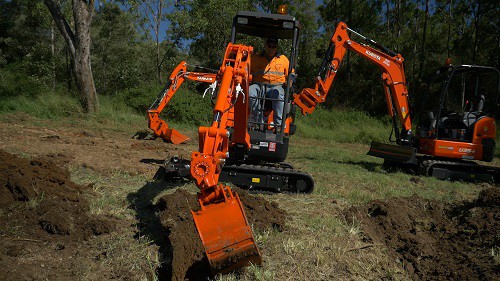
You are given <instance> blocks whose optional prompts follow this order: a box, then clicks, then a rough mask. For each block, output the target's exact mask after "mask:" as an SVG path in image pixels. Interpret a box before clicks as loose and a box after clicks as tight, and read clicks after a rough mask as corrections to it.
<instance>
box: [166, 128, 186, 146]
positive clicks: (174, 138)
mask: <svg viewBox="0 0 500 281" xmlns="http://www.w3.org/2000/svg"><path fill="white" fill-rule="evenodd" d="M165 136H166V138H167V140H169V141H171V142H172V143H173V144H181V143H183V142H185V141H187V140H189V137H187V136H186V135H183V134H181V133H180V132H179V131H177V130H175V129H167V131H166V132H165Z"/></svg>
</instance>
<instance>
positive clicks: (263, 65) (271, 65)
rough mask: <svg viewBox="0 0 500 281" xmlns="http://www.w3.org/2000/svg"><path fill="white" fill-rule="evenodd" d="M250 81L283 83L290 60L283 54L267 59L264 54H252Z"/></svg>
mask: <svg viewBox="0 0 500 281" xmlns="http://www.w3.org/2000/svg"><path fill="white" fill-rule="evenodd" d="M251 63H252V76H253V78H252V82H256V83H268V84H283V83H285V82H286V77H287V76H288V67H289V64H290V62H289V61H288V58H287V57H286V56H284V55H279V56H275V57H273V58H272V59H271V61H268V60H267V59H266V57H265V55H264V54H260V55H253V56H252V62H251Z"/></svg>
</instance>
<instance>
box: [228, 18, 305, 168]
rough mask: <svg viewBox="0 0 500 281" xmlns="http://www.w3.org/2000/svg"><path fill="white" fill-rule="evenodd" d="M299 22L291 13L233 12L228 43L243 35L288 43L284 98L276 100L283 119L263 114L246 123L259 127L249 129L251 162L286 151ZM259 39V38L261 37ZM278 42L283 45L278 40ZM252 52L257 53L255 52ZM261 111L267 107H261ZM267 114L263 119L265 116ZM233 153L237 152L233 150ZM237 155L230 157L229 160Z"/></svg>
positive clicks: (278, 156) (265, 100)
mask: <svg viewBox="0 0 500 281" xmlns="http://www.w3.org/2000/svg"><path fill="white" fill-rule="evenodd" d="M299 34H300V22H299V21H298V20H297V19H296V18H295V17H293V16H291V15H284V14H267V13H260V12H249V11H241V12H238V13H237V14H236V16H235V17H234V19H233V26H232V29H231V43H233V44H235V43H237V41H238V40H241V39H243V38H242V37H244V36H250V37H258V38H262V39H266V38H271V37H274V38H277V39H280V40H287V43H288V44H289V45H290V53H289V54H288V55H287V57H288V59H289V62H290V64H289V68H288V76H287V77H286V83H285V85H284V90H285V95H284V99H283V100H280V101H281V102H283V103H284V106H283V113H282V116H283V121H282V123H281V125H280V126H274V125H273V124H271V120H272V116H270V115H269V114H265V115H264V117H265V118H264V121H263V122H251V121H250V122H249V126H250V127H254V128H261V129H254V130H252V129H250V130H249V135H250V141H251V143H252V147H251V149H250V150H249V151H248V153H247V156H248V157H249V158H250V159H245V160H252V159H255V161H257V162H260V161H267V162H273V163H277V162H282V161H284V160H285V159H286V157H287V154H288V145H289V139H288V136H289V135H292V134H293V133H294V132H295V130H296V129H295V124H294V123H293V121H294V120H293V119H294V112H293V108H292V104H291V96H292V94H293V88H294V87H293V82H294V80H295V77H296V74H295V73H294V69H295V68H296V64H297V56H298V48H299ZM261 41H263V40H261ZM280 45H284V44H282V43H280ZM253 55H258V54H257V53H255V54H253ZM259 99H261V102H262V103H263V104H266V105H267V104H271V103H272V102H276V101H275V100H272V99H270V98H266V97H261V98H259ZM262 108H263V109H264V110H266V109H268V110H267V111H268V112H267V113H269V108H268V107H267V106H262ZM266 117H267V118H266ZM234 153H237V152H236V151H234ZM235 158H239V159H241V157H232V159H235Z"/></svg>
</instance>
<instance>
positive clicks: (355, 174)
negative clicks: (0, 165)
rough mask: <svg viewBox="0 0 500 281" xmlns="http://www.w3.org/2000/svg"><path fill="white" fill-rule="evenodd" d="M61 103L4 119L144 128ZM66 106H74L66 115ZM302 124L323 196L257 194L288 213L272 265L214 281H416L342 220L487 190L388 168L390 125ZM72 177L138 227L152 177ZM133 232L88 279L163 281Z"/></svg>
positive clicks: (295, 142)
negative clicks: (394, 203)
mask: <svg viewBox="0 0 500 281" xmlns="http://www.w3.org/2000/svg"><path fill="white" fill-rule="evenodd" d="M53 95H54V96H51V97H47V98H46V99H45V98H44V99H40V98H36V99H32V100H29V99H26V98H22V97H17V98H12V99H11V100H8V101H3V100H2V101H1V102H0V111H1V115H3V117H2V118H3V119H4V120H6V119H8V121H9V122H15V121H14V120H12V119H11V118H15V116H16V115H6V114H11V113H13V112H25V113H26V114H29V115H30V116H35V117H37V118H50V119H51V120H55V121H56V122H61V123H64V124H70V125H72V126H79V127H81V128H82V129H85V128H92V129H96V128H97V129H99V130H102V131H104V132H106V131H123V132H130V131H136V130H141V129H142V130H145V129H146V125H145V124H146V122H145V117H144V114H141V113H137V111H136V110H135V109H132V108H130V107H128V106H126V105H122V104H119V103H115V101H116V100H114V99H113V98H111V97H101V111H100V112H99V113H97V114H95V115H91V116H83V115H81V113H80V112H79V110H78V105H77V104H75V103H74V101H72V100H71V99H69V100H66V98H64V97H61V96H58V95H57V94H53ZM152 99H153V98H152ZM42 100H43V103H41V104H40V107H41V108H39V109H38V108H36V107H37V105H36V104H37V103H38V102H42ZM186 104H189V102H187V103H186ZM6 105H8V106H6ZM64 105H69V106H68V107H67V108H62V109H59V107H63V106H64ZM9 106H10V107H9ZM49 112H52V114H49ZM9 116H10V117H9ZM34 120H35V121H36V120H39V119H34ZM36 122H40V126H45V125H46V124H45V123H44V122H43V121H36ZM297 124H298V128H299V129H298V131H297V134H296V135H295V136H293V139H292V140H291V146H290V152H289V157H288V159H287V161H288V162H290V163H292V164H293V165H294V166H296V167H297V168H299V169H301V170H303V171H306V172H308V173H310V174H311V175H312V177H313V178H314V179H315V183H316V189H315V191H314V192H313V193H312V194H310V195H294V194H276V195H259V196H262V197H264V198H265V199H266V200H269V201H273V202H276V203H277V204H278V205H279V206H280V207H281V208H283V209H284V210H286V211H287V212H288V214H289V218H288V220H289V222H288V226H287V227H288V228H287V229H286V230H285V231H283V232H278V231H276V230H272V229H271V230H266V231H255V232H254V235H255V238H256V241H257V244H258V246H259V248H260V249H261V251H262V254H263V258H264V265H263V266H262V267H258V266H250V267H248V268H247V269H246V270H245V271H244V272H243V273H242V274H241V275H237V274H229V275H225V276H218V277H217V278H216V280H339V279H340V280H347V279H348V280H353V279H354V280H368V279H369V280H373V279H377V280H378V279H397V280H406V279H410V278H409V276H407V274H406V273H405V272H404V270H403V269H402V267H401V265H398V264H397V263H395V262H394V261H392V260H390V259H389V257H388V255H387V249H385V248H384V247H382V246H373V247H368V248H363V249H359V250H352V249H357V248H359V247H361V246H363V245H364V244H365V242H364V241H363V239H362V232H361V226H360V225H359V223H358V222H357V221H354V220H351V219H349V218H344V217H343V216H342V215H341V212H342V210H345V209H347V208H349V207H350V206H353V205H359V204H363V203H366V202H368V201H371V200H375V199H387V198H391V197H402V196H405V197H406V196H412V195H413V194H418V195H420V196H422V197H424V198H429V199H435V200H441V201H447V202H450V201H455V200H462V199H469V198H472V197H473V196H475V195H477V194H478V193H479V191H480V190H481V188H482V187H481V186H478V185H474V184H468V183H461V182H446V181H440V180H437V179H433V178H424V177H418V176H414V175H410V174H406V173H403V172H387V171H385V170H384V169H382V167H381V164H382V160H380V159H378V158H374V157H370V156H367V155H366V152H367V151H368V149H369V145H368V144H369V142H370V141H372V140H375V141H384V140H386V139H387V136H388V135H389V133H390V124H388V123H387V122H386V121H385V120H379V119H376V118H372V117H369V116H366V115H365V114H363V113H360V112H347V111H332V112H329V111H326V110H323V109H318V110H317V111H316V112H315V113H314V114H313V115H311V116H308V117H298V120H297ZM169 125H170V126H171V127H172V128H176V129H178V130H181V131H182V132H183V133H186V134H188V135H189V136H191V137H192V138H193V140H192V143H196V142H197V138H196V135H197V134H196V125H195V124H193V123H190V122H188V121H186V122H184V121H175V120H174V121H173V122H169ZM166 145H167V146H169V147H170V148H173V147H174V146H173V145H169V144H166ZM495 161H498V160H495ZM495 163H497V162H495ZM71 174H72V178H73V180H74V181H75V182H77V183H80V184H93V189H94V191H95V193H96V195H95V197H93V198H91V213H92V214H96V215H97V214H104V215H113V216H115V217H117V218H119V219H121V220H123V221H126V222H129V223H130V224H133V223H137V220H136V213H135V210H133V209H131V208H130V202H129V201H128V198H127V196H128V195H129V194H131V193H135V192H137V191H138V190H140V189H141V188H142V187H144V186H145V184H147V182H149V181H150V179H149V178H146V177H144V176H142V175H135V176H133V175H128V174H126V173H122V172H120V171H116V172H115V173H111V174H110V175H103V174H99V173H97V172H94V171H90V170H88V169H84V168H82V167H73V168H72V169H71ZM183 188H186V189H187V190H189V191H190V192H192V193H193V194H194V193H195V192H196V191H197V188H196V187H195V186H194V184H187V185H186V186H184V187H183ZM167 192H173V190H168V191H164V192H163V193H155V194H152V195H151V196H152V197H155V198H158V197H160V196H162V195H163V194H165V193H167ZM143 195H144V194H143ZM144 196H149V195H147V194H145V195H144ZM193 196H194V195H193ZM153 202H154V200H153ZM133 229H134V228H133V227H131V228H127V229H125V230H123V231H122V232H120V233H117V234H116V235H110V236H105V237H101V238H99V239H97V240H95V241H93V242H92V243H98V245H99V247H100V248H101V249H103V251H104V252H106V253H107V254H106V256H105V257H103V259H102V261H101V264H100V265H99V266H98V267H97V268H89V269H87V270H86V271H85V274H84V275H82V276H81V277H82V278H83V279H99V270H102V269H104V268H113V267H116V268H128V269H130V270H132V271H133V272H136V273H137V275H136V276H132V277H131V278H132V279H134V278H136V279H148V280H151V279H155V278H157V277H156V276H155V270H156V268H157V267H158V266H159V264H160V260H161V257H159V256H158V248H157V246H156V245H153V244H152V243H151V241H148V239H147V238H145V237H144V236H140V235H139V236H138V237H135V238H134V237H133V235H134V230H133ZM13 231H14V230H13ZM498 252H499V251H498V248H494V249H491V255H493V256H494V257H495V259H496V260H498V256H499V255H498ZM122 276H123V275H122Z"/></svg>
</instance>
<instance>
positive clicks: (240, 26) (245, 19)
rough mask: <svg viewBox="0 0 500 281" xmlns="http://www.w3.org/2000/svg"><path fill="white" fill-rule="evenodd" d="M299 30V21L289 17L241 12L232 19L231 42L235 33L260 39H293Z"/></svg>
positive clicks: (234, 38) (233, 40)
mask: <svg viewBox="0 0 500 281" xmlns="http://www.w3.org/2000/svg"><path fill="white" fill-rule="evenodd" d="M299 29H300V23H299V21H298V20H297V19H295V17H293V16H290V15H281V14H266V13H259V12H248V11H241V12H238V13H237V14H236V16H235V17H234V19H233V29H232V33H231V42H233V43H234V42H235V40H236V34H237V33H241V34H246V35H251V36H257V37H262V38H268V37H276V38H278V39H294V37H295V35H296V34H295V33H296V32H297V33H298V30H299Z"/></svg>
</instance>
